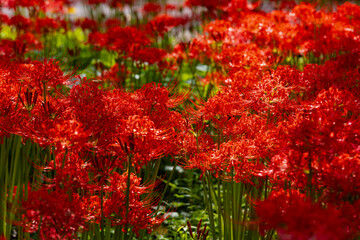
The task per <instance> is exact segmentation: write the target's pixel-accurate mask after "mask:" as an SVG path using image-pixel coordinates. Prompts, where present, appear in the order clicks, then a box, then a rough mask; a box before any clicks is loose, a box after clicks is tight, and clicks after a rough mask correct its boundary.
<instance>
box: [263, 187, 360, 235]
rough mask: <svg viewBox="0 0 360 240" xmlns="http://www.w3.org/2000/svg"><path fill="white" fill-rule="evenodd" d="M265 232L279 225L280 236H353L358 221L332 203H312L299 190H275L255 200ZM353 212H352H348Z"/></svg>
mask: <svg viewBox="0 0 360 240" xmlns="http://www.w3.org/2000/svg"><path fill="white" fill-rule="evenodd" d="M256 205H257V206H256V209H257V214H258V216H259V218H260V226H261V229H262V232H263V233H264V231H266V230H269V229H273V228H274V229H276V230H277V231H278V236H279V238H280V239H304V240H305V239H310V238H315V239H334V240H335V239H344V240H345V239H351V238H352V237H354V236H355V235H356V234H357V231H358V226H356V224H358V222H357V223H356V224H353V222H351V220H352V215H347V214H348V212H342V209H336V208H335V207H333V206H331V205H329V206H327V207H324V206H322V205H321V204H320V203H315V204H314V203H311V201H310V200H309V199H307V198H306V197H305V196H304V195H302V194H300V193H299V192H297V191H296V190H289V191H279V192H273V193H272V194H271V195H270V197H269V198H268V199H266V200H264V201H258V202H257V203H256ZM349 213H350V214H351V212H349Z"/></svg>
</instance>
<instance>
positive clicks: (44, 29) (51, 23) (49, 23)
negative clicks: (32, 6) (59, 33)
mask: <svg viewBox="0 0 360 240" xmlns="http://www.w3.org/2000/svg"><path fill="white" fill-rule="evenodd" d="M59 27H60V25H59V22H58V20H55V19H53V18H49V17H46V18H37V19H36V22H35V29H36V32H37V33H39V34H41V33H44V34H46V33H49V32H51V31H55V30H56V29H58V28H59Z"/></svg>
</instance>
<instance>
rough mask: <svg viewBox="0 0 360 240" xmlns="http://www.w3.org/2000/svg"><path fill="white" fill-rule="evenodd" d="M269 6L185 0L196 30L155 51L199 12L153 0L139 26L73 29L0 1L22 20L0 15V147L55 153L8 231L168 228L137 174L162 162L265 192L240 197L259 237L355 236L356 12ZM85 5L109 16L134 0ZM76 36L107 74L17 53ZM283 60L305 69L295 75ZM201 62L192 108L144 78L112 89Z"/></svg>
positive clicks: (39, 8) (358, 157)
mask: <svg viewBox="0 0 360 240" xmlns="http://www.w3.org/2000/svg"><path fill="white" fill-rule="evenodd" d="M276 2H277V3H274V4H275V5H276V4H277V5H278V6H277V9H278V10H273V11H269V12H264V11H261V10H260V8H259V7H260V4H261V2H260V1H259V2H254V3H253V4H250V3H248V2H247V1H245V0H240V1H237V0H232V1H230V0H229V1H228V0H210V1H201V0H187V1H185V3H184V6H186V7H189V8H192V9H193V10H194V12H196V11H195V10H196V8H197V7H200V6H203V7H205V9H203V11H206V14H205V15H204V16H203V17H204V19H202V20H203V21H204V22H205V23H204V26H203V29H204V31H203V33H202V34H198V35H197V36H196V37H195V38H194V39H192V40H191V41H189V42H185V41H183V42H179V43H178V44H177V45H176V46H175V47H174V48H173V49H169V48H162V47H160V46H159V45H158V44H157V41H158V39H159V38H163V37H165V35H166V34H168V33H169V32H170V31H171V30H172V29H175V28H177V27H185V26H187V24H191V21H192V20H198V19H197V17H199V16H197V15H196V14H194V16H195V17H194V19H190V18H189V17H186V16H185V17H179V16H173V15H170V14H167V12H170V11H178V9H177V8H176V7H174V6H170V5H168V6H166V7H164V6H161V5H160V4H158V3H153V2H151V3H147V4H145V5H144V6H143V7H142V9H141V14H143V15H144V18H148V19H147V20H148V21H147V22H146V24H143V25H139V26H135V25H131V26H128V25H126V22H125V21H124V20H123V19H121V20H120V19H116V18H114V19H113V18H111V19H106V20H104V19H102V21H100V20H99V21H97V20H95V19H89V18H83V19H77V20H75V21H73V22H70V21H67V20H65V19H64V18H63V17H62V16H61V15H56V16H57V17H56V18H50V17H46V16H45V17H44V16H43V14H41V13H43V12H49V13H55V12H59V11H64V9H67V8H68V7H69V6H70V5H69V4H70V3H69V2H68V1H38V0H37V1H34V0H33V1H31V0H7V1H4V3H2V5H3V6H5V7H8V8H10V9H16V8H17V7H24V8H28V9H29V13H30V15H29V16H22V15H20V14H15V15H14V16H11V17H9V16H7V15H4V14H0V22H1V24H4V25H8V26H10V27H12V28H13V29H15V31H16V33H17V34H16V37H15V38H14V39H2V41H1V42H0V56H1V57H2V58H1V59H0V138H5V137H9V136H11V135H18V136H21V137H23V139H30V140H31V141H33V142H34V143H36V144H37V145H38V146H40V147H41V148H43V149H51V154H53V156H54V159H52V160H51V161H48V162H46V163H45V165H44V166H37V167H39V168H43V170H44V171H53V172H54V176H52V177H45V175H44V176H43V182H44V184H41V186H38V188H36V189H32V190H30V191H29V193H28V197H27V199H24V200H23V201H22V202H21V203H20V205H21V206H20V207H19V209H18V210H17V211H19V214H20V215H21V220H20V221H18V222H16V224H17V225H19V226H22V227H23V228H24V229H25V231H27V232H30V233H34V232H37V231H39V236H40V238H42V239H72V238H76V236H77V233H78V232H80V231H84V230H87V229H88V228H89V226H90V225H91V224H102V221H103V220H104V218H106V219H107V220H108V221H110V223H111V226H123V227H125V228H128V227H131V229H132V231H133V232H134V233H135V234H137V235H139V232H140V231H142V230H146V231H148V232H151V231H152V230H153V229H154V227H156V226H157V225H159V224H161V223H162V222H163V221H164V219H165V217H164V216H163V215H156V214H154V208H153V206H155V205H157V204H159V203H158V199H157V197H156V193H154V191H155V189H156V183H151V184H144V183H143V182H144V181H143V179H141V177H139V176H138V175H137V174H138V173H140V170H141V169H142V168H143V167H144V166H147V165H148V164H149V163H151V162H152V161H154V160H157V159H160V158H161V157H163V156H172V157H174V158H175V157H176V159H177V161H178V162H179V163H181V164H183V166H184V167H185V168H186V169H198V170H200V171H201V177H203V175H204V174H209V175H211V176H214V177H216V178H219V179H221V180H224V181H235V182H241V183H244V184H246V186H255V187H257V188H259V189H262V188H263V187H264V186H265V185H266V186H267V187H268V188H269V194H268V195H267V196H266V195H265V196H263V197H258V198H256V196H255V197H254V199H252V201H251V204H253V205H254V206H255V209H256V214H257V219H256V220H254V221H253V222H252V223H251V224H256V225H257V227H258V229H259V232H260V234H263V235H265V234H266V233H268V232H271V231H272V230H276V231H277V235H278V237H279V238H280V239H283V240H285V239H299V240H306V239H334V240H335V239H344V240H347V239H354V238H356V237H359V236H360V217H359V214H358V213H359V211H360V200H359V196H360V182H359V181H358V176H359V175H360V130H359V129H360V118H359V117H360V90H359V89H360V88H359V80H360V7H359V6H357V5H355V4H352V3H345V4H343V5H339V6H337V9H336V11H326V10H322V9H319V8H317V7H316V6H314V5H312V4H309V3H301V4H295V3H294V2H293V1H276ZM87 3H88V4H89V5H90V7H91V8H96V7H97V6H99V5H101V4H109V5H110V6H113V7H114V8H115V7H116V8H119V9H121V8H122V7H123V5H124V4H128V5H133V3H134V2H133V1H117V0H112V1H103V0H89V1H88V2H87ZM2 5H0V6H2ZM73 26H77V27H80V28H82V30H83V32H84V33H86V34H88V40H86V41H84V42H83V43H84V45H86V46H87V47H89V49H90V50H91V51H93V52H94V53H95V54H96V55H100V54H101V53H102V52H103V51H107V52H109V53H111V54H114V55H115V56H116V57H117V58H116V60H117V62H116V63H115V64H113V65H112V66H111V65H110V66H104V65H101V64H100V63H99V64H97V65H96V66H95V67H96V68H97V69H95V70H100V76H99V77H98V79H87V78H85V77H80V76H75V74H73V73H72V72H71V73H65V71H64V70H62V69H63V68H62V66H61V65H60V63H59V62H57V61H55V60H53V59H48V60H46V59H45V60H31V59H30V58H28V57H27V54H28V53H31V52H32V51H37V50H41V49H44V48H45V47H46V46H45V40H44V36H47V35H51V34H54V33H56V32H61V31H65V30H68V29H71V28H73ZM90 50H89V51H90ZM67 51H68V54H69V55H71V56H76V55H77V54H78V51H80V50H79V49H76V48H74V49H70V48H69V49H67ZM289 59H290V60H289ZM291 59H293V60H291ZM295 60H298V61H300V60H301V61H305V64H303V65H301V68H297V66H296V65H297V63H296V62H292V61H295ZM128 62H131V64H133V65H132V67H131V68H129V66H128ZM198 63H201V64H203V65H206V66H208V67H209V68H210V70H209V71H207V73H206V76H204V77H199V78H201V79H195V80H199V81H198V82H197V83H196V85H195V86H196V87H199V86H200V87H201V88H204V89H207V90H208V93H207V94H205V97H204V96H203V98H204V99H201V97H199V96H198V95H196V94H195V93H193V92H195V89H194V90H193V92H189V91H184V92H180V93H175V91H173V90H174V89H171V88H170V87H164V86H163V85H162V84H160V83H155V82H151V83H147V84H145V85H143V86H141V87H140V88H135V87H134V88H131V91H128V90H129V89H126V87H125V85H126V84H127V82H126V81H127V80H129V79H128V77H129V75H131V74H133V72H132V71H134V70H133V67H134V66H135V67H134V68H137V69H140V70H141V69H142V68H143V69H145V68H147V67H149V66H152V67H155V69H156V70H157V71H159V75H161V76H163V75H164V76H165V75H166V74H167V73H175V72H176V71H181V68H182V66H183V65H184V64H188V65H190V66H192V65H196V64H198ZM74 71H75V70H74ZM152 80H153V79H152ZM209 89H210V90H209ZM211 89H217V90H218V91H217V92H216V94H214V92H211ZM187 99H189V101H188V102H191V104H190V103H188V102H186V103H184V102H185V101H186V100H187ZM183 103H184V104H183ZM182 104H183V105H182ZM180 105H182V106H181V107H179V106H180ZM189 105H191V106H189ZM129 159H130V160H131V168H132V169H133V172H131V173H130V172H129V171H128V168H127V164H128V161H129ZM127 181H129V182H130V184H127ZM45 183H46V184H45ZM127 195H128V196H127ZM154 195H155V197H154ZM3 238H4V237H0V239H3Z"/></svg>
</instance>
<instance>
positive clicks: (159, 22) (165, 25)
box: [145, 15, 188, 36]
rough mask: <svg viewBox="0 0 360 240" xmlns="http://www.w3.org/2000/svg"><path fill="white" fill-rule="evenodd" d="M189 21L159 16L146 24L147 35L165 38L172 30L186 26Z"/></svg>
mask: <svg viewBox="0 0 360 240" xmlns="http://www.w3.org/2000/svg"><path fill="white" fill-rule="evenodd" d="M187 21H188V20H187V19H186V18H180V17H173V16H169V15H157V16H156V17H154V18H153V19H152V20H151V21H149V22H148V23H147V24H146V26H145V28H146V32H147V34H148V35H150V36H164V34H165V33H167V32H168V31H169V30H171V28H173V27H176V26H179V25H185V24H186V22H187Z"/></svg>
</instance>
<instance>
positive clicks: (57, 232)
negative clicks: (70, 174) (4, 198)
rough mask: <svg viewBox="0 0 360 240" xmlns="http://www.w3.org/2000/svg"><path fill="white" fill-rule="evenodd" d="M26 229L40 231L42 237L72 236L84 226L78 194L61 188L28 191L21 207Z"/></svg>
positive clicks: (60, 237)
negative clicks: (50, 190) (69, 192)
mask: <svg viewBox="0 0 360 240" xmlns="http://www.w3.org/2000/svg"><path fill="white" fill-rule="evenodd" d="M20 210H21V211H22V212H23V214H22V221H21V222H19V223H18V224H19V225H21V226H23V227H24V229H25V231H27V232H30V233H34V232H36V231H38V230H39V231H40V232H39V234H40V238H41V239H65V238H66V239H75V238H76V234H77V232H78V231H80V230H81V229H83V228H84V227H85V220H86V215H85V211H83V210H82V208H81V199H80V197H79V196H78V195H77V194H70V195H69V194H68V193H66V192H65V191H63V190H56V191H52V192H49V191H47V190H45V189H40V190H38V191H31V192H29V195H28V200H26V201H23V202H22V206H21V209H20Z"/></svg>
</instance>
